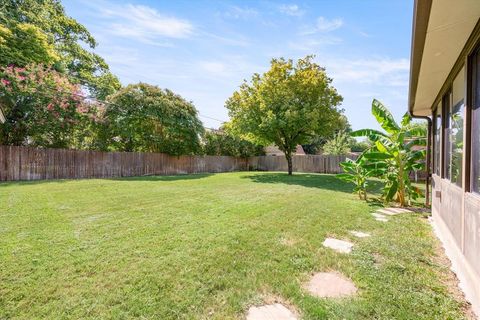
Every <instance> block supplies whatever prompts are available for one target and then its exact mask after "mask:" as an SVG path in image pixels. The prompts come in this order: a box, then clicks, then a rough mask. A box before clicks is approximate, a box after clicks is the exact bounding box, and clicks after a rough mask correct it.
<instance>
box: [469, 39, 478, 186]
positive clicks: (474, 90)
mask: <svg viewBox="0 0 480 320" xmlns="http://www.w3.org/2000/svg"><path fill="white" fill-rule="evenodd" d="M470 65H471V78H470V79H471V84H470V85H471V97H472V108H471V116H472V118H471V119H472V122H471V176H470V178H471V179H470V181H471V191H473V192H477V193H480V48H479V49H477V50H476V51H475V52H474V53H473V54H472V56H471V59H470Z"/></svg>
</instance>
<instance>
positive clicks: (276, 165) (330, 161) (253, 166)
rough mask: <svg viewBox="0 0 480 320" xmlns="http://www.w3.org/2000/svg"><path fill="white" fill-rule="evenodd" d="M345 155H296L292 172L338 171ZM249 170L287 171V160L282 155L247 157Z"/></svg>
mask: <svg viewBox="0 0 480 320" xmlns="http://www.w3.org/2000/svg"><path fill="white" fill-rule="evenodd" d="M345 160H346V157H345V156H324V155H298V156H293V171H294V172H314V173H340V172H342V168H341V167H340V162H342V161H345ZM248 166H249V169H250V170H261V171H287V170H288V164H287V160H286V159H285V157H283V156H261V157H250V158H249V159H248Z"/></svg>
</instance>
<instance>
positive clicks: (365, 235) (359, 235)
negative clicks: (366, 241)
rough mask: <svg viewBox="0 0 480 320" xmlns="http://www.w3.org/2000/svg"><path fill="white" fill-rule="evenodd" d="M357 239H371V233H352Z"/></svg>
mask: <svg viewBox="0 0 480 320" xmlns="http://www.w3.org/2000/svg"><path fill="white" fill-rule="evenodd" d="M350 233H351V234H353V235H354V236H355V237H357V238H367V237H370V234H369V233H365V232H361V231H350Z"/></svg>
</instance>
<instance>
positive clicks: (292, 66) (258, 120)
mask: <svg viewBox="0 0 480 320" xmlns="http://www.w3.org/2000/svg"><path fill="white" fill-rule="evenodd" d="M331 82H332V80H331V79H330V78H329V77H328V76H327V74H326V72H325V69H324V68H322V67H320V66H319V65H318V64H316V63H315V62H314V61H313V57H312V56H307V57H305V58H304V59H299V60H298V61H297V62H296V63H294V62H293V61H292V60H285V59H283V58H281V59H273V60H272V61H271V66H270V70H268V71H267V72H265V73H264V74H262V75H260V74H254V75H253V77H252V79H251V81H250V82H247V81H245V82H244V83H243V84H242V85H241V86H240V89H239V90H238V91H236V92H234V93H233V95H232V96H231V97H230V98H229V99H228V100H227V102H226V107H227V108H228V110H229V115H230V118H231V120H232V126H233V128H235V129H236V130H237V131H239V132H240V133H241V134H243V136H244V137H247V138H249V139H252V140H254V141H257V142H258V143H260V144H264V145H269V144H271V143H274V144H275V145H277V146H278V147H279V149H280V150H281V151H283V153H284V154H285V157H286V159H287V162H288V174H290V175H291V174H292V167H293V165H292V154H293V152H294V151H295V149H296V146H297V145H298V144H304V143H307V142H308V141H309V140H310V139H311V137H313V136H315V135H325V136H329V135H331V134H332V133H333V132H334V131H335V130H336V128H338V126H339V124H340V122H341V112H342V111H341V110H340V109H339V108H338V107H339V105H340V103H341V102H342V97H341V96H340V95H339V94H338V93H337V90H336V89H335V88H334V87H333V86H332V84H331Z"/></svg>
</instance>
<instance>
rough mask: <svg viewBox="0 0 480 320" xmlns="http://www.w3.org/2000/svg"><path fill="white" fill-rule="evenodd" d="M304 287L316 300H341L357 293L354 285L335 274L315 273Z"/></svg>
mask: <svg viewBox="0 0 480 320" xmlns="http://www.w3.org/2000/svg"><path fill="white" fill-rule="evenodd" d="M304 287H305V289H306V290H307V291H308V292H309V293H310V294H311V295H313V296H315V297H318V298H342V297H348V296H352V295H354V294H356V293H357V287H355V284H354V283H353V282H352V281H351V280H350V279H348V278H346V277H345V276H343V275H342V274H340V273H337V272H319V273H316V274H314V275H313V277H312V278H311V279H310V281H309V282H308V283H307V284H305V286H304Z"/></svg>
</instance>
